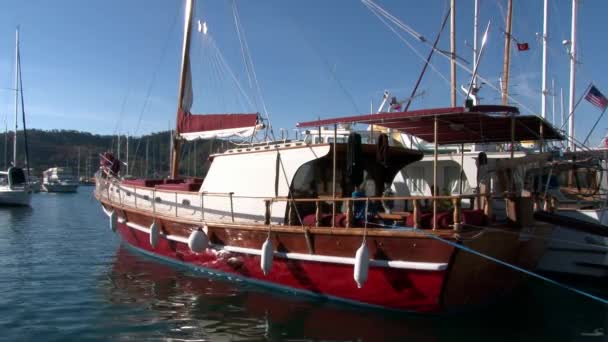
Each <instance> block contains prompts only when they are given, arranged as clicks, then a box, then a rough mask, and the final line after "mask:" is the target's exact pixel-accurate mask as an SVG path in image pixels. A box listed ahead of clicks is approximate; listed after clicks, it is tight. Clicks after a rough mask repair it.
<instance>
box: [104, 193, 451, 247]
mask: <svg viewBox="0 0 608 342" xmlns="http://www.w3.org/2000/svg"><path fill="white" fill-rule="evenodd" d="M96 196H97V195H96ZM98 200H99V201H100V202H101V203H102V204H103V205H106V206H110V207H113V208H117V209H120V210H122V211H130V212H133V213H137V214H140V215H144V216H148V217H151V218H153V219H156V218H157V219H162V220H166V221H172V222H176V223H182V224H190V225H194V226H201V225H203V224H207V225H208V226H214V227H220V228H228V229H242V230H251V231H268V227H267V226H265V225H263V224H251V223H248V224H243V223H237V222H235V223H231V222H216V221H197V220H188V219H184V218H180V217H175V216H165V215H160V214H158V213H157V214H154V213H152V212H150V211H144V210H141V209H136V208H133V207H130V206H124V205H120V204H117V203H111V202H109V201H106V200H104V199H100V198H98ZM303 229H308V230H309V231H310V233H313V234H332V235H356V236H363V235H364V231H365V229H364V228H348V229H346V228H331V227H302V226H273V227H272V230H273V231H274V232H285V233H300V234H301V233H302V231H303ZM425 233H426V234H433V235H435V236H438V237H442V238H448V239H456V238H457V235H456V234H455V232H454V231H452V230H436V231H430V230H429V231H425ZM366 234H367V236H378V237H380V236H388V237H418V238H425V235H424V234H422V233H420V232H416V231H414V230H411V231H410V230H397V229H382V228H373V229H367V233H366ZM461 234H462V233H461Z"/></svg>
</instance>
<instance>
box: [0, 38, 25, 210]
mask: <svg viewBox="0 0 608 342" xmlns="http://www.w3.org/2000/svg"><path fill="white" fill-rule="evenodd" d="M15 56H16V63H15V136H14V138H13V162H12V166H11V167H9V168H8V170H7V171H1V172H0V205H11V206H12V205H26V206H27V205H30V197H31V194H32V191H31V189H30V186H29V184H28V175H29V170H27V175H26V172H24V169H22V168H20V167H18V166H17V165H18V159H17V127H18V117H19V112H18V108H19V106H18V103H19V94H21V96H23V92H22V89H20V85H21V59H20V55H19V29H17V31H16V33H15ZM21 100H22V103H23V98H21ZM23 115H24V116H23V123H24V128H23V132H24V136H26V134H25V132H26V130H25V111H23ZM25 146H26V163H28V162H27V159H28V156H27V139H26V140H25ZM28 164H29V163H28Z"/></svg>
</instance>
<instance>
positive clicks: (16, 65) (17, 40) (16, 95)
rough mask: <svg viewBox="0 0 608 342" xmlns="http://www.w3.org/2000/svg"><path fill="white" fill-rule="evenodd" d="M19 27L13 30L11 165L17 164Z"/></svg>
mask: <svg viewBox="0 0 608 342" xmlns="http://www.w3.org/2000/svg"><path fill="white" fill-rule="evenodd" d="M18 68H19V27H17V30H16V31H15V137H14V139H13V166H17V130H18V129H19V127H18V123H19V121H18V120H19V70H18Z"/></svg>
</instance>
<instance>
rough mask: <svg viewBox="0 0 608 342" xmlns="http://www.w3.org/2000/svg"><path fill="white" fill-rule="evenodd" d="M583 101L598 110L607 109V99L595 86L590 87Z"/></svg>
mask: <svg viewBox="0 0 608 342" xmlns="http://www.w3.org/2000/svg"><path fill="white" fill-rule="evenodd" d="M585 100H587V101H589V102H591V104H592V105H594V106H596V107H598V108H600V109H601V110H605V109H606V107H608V99H607V98H606V96H604V95H603V94H602V93H600V91H599V90H597V88H596V87H595V86H591V88H589V91H588V92H587V95H585Z"/></svg>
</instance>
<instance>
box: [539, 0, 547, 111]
mask: <svg viewBox="0 0 608 342" xmlns="http://www.w3.org/2000/svg"><path fill="white" fill-rule="evenodd" d="M548 3H549V0H544V6H543V37H542V38H543V75H542V83H543V84H542V101H541V109H540V113H541V116H542V118H543V119H546V118H547V95H548V93H549V90H548V89H547V29H548V25H547V17H548V14H549V10H548V8H549V4H548Z"/></svg>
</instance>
